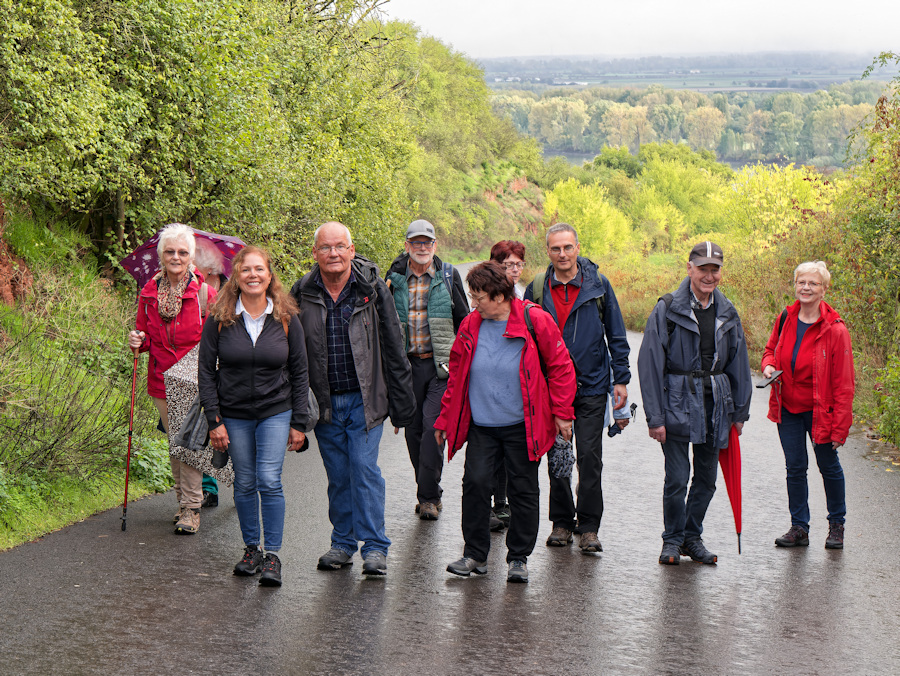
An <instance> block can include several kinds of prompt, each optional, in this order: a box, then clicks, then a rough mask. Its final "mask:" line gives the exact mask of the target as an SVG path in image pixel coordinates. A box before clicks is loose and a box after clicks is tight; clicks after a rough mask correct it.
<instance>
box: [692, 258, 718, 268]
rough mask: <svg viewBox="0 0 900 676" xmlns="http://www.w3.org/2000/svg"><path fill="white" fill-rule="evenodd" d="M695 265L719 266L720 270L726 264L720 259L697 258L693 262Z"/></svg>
mask: <svg viewBox="0 0 900 676" xmlns="http://www.w3.org/2000/svg"><path fill="white" fill-rule="evenodd" d="M691 263H693V264H694V265H698V266H699V265H710V264H712V265H718V266H719V267H720V268H721V267H722V266H723V265H725V262H724V261H722V260H721V259H718V258H695V259H693V260H692V261H691Z"/></svg>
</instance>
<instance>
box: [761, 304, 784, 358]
mask: <svg viewBox="0 0 900 676" xmlns="http://www.w3.org/2000/svg"><path fill="white" fill-rule="evenodd" d="M780 319H781V315H780V314H779V315H778V316H777V317H776V318H775V325H774V326H773V327H772V333H771V334H769V340H768V342H767V343H766V347H765V349H764V350H763V358H762V364H760V367H759V368H760V370H761V371H765V370H766V366H769V365H772V366H775V347H776V346H777V345H778V336H779V335H780V333H781V332H780V331H779V330H778V324H779V320H780ZM775 368H778V367H777V366H775Z"/></svg>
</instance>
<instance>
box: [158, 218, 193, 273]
mask: <svg viewBox="0 0 900 676" xmlns="http://www.w3.org/2000/svg"><path fill="white" fill-rule="evenodd" d="M178 240H183V241H184V243H185V245H186V246H187V250H188V253H190V254H191V261H192V262H193V260H194V252H195V251H196V250H197V247H196V242H195V241H194V229H193V228H191V227H190V226H189V225H185V224H184V223H170V224H169V225H167V226H166V227H164V228H163V229H162V231H161V232H160V233H159V243H158V244H157V245H156V255H157V256H159V267H160V268H162V256H163V251H165V250H166V245H167V244H169V242H177V241H178Z"/></svg>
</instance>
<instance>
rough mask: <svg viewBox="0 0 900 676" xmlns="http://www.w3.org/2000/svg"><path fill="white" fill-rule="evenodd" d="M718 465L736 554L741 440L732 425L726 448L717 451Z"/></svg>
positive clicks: (739, 513)
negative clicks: (729, 507) (731, 514)
mask: <svg viewBox="0 0 900 676" xmlns="http://www.w3.org/2000/svg"><path fill="white" fill-rule="evenodd" d="M719 465H720V466H721V467H722V478H724V479H725V488H726V490H727V491H728V499H729V500H730V501H731V511H732V512H734V527H735V530H737V542H738V554H740V553H741V442H740V435H739V434H738V431H737V428H736V427H735V426H734V425H732V426H731V433H730V434H729V435H728V448H723V449H722V450H720V451H719Z"/></svg>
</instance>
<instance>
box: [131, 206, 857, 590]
mask: <svg viewBox="0 0 900 676" xmlns="http://www.w3.org/2000/svg"><path fill="white" fill-rule="evenodd" d="M200 241H201V240H200V239H195V237H194V234H193V231H192V230H191V228H189V227H187V226H184V225H181V224H173V225H170V226H167V227H166V228H165V229H164V230H163V231H162V232H161V233H160V236H159V244H158V254H159V260H160V271H159V273H158V274H156V276H155V277H154V278H153V279H152V280H151V281H150V282H148V283H147V284H146V286H145V287H144V288H143V289H142V291H141V295H140V298H139V305H138V313H137V324H136V329H135V330H134V331H132V332H131V333H130V334H129V346H130V347H131V349H133V350H141V351H146V350H149V353H150V366H149V368H148V376H147V391H148V394H149V395H150V396H151V397H152V399H153V401H154V403H155V404H156V406H157V408H158V410H159V413H160V417H161V419H162V425H163V428H164V429H165V430H166V431H167V432H169V431H170V430H169V425H168V420H169V412H170V411H169V409H168V408H167V402H166V391H165V387H164V386H163V373H164V372H165V371H166V370H167V369H169V368H170V367H172V366H173V365H174V364H176V363H177V362H178V361H179V360H180V359H182V358H183V357H184V356H185V355H186V354H187V353H188V352H190V351H191V350H192V349H193V348H194V347H195V346H197V345H198V343H199V357H198V360H199V361H198V364H199V366H198V372H197V382H198V387H199V399H200V403H201V404H202V407H203V413H204V415H205V418H206V421H207V424H208V427H209V445H210V446H211V447H212V449H213V453H214V454H215V453H222V452H227V454H228V455H229V456H230V458H231V461H232V465H233V469H234V501H235V506H236V509H237V513H238V518H239V521H240V528H241V535H242V537H243V543H244V547H245V549H244V554H243V557H242V558H241V560H240V561H239V562H238V563H237V565H236V566H235V567H234V574H236V575H256V574H259V575H260V580H259V583H260V584H261V585H264V586H279V585H281V582H282V576H281V561H280V559H279V557H278V552H279V550H280V548H281V544H282V533H283V526H284V513H285V498H284V491H283V489H282V483H281V473H282V466H283V462H284V456H285V449H287V450H294V451H300V450H304V449H305V448H306V447H308V441H307V439H306V435H307V434H308V433H310V432H314V433H315V437H316V441H317V444H318V448H319V451H320V453H321V456H322V461H323V464H324V466H325V471H326V474H327V477H328V488H327V492H328V516H329V519H330V521H331V524H332V532H331V547H330V549H329V550H328V551H327V552H326V553H325V554H323V555H322V556H321V557H319V559H318V564H317V565H318V568H319V569H320V570H336V569H340V568H342V567H344V566H348V565H351V563H352V559H353V557H354V555H355V553H356V552H357V550H360V553H361V556H362V559H363V569H362V572H363V574H365V575H372V576H380V575H385V574H386V573H387V554H388V548H389V546H390V544H391V543H390V540H389V539H388V537H387V534H386V531H385V482H384V479H383V477H382V475H381V470H380V468H379V466H378V451H379V445H380V441H381V435H382V431H383V426H384V422H385V421H386V420H387V419H388V418H390V422H391V425H392V426H393V428H394V433H395V434H397V433H399V430H400V428H403V429H404V433H405V438H406V445H407V448H408V451H409V457H410V461H411V463H412V467H413V470H414V472H415V479H416V485H417V495H416V503H415V513H416V514H417V515H418V518H420V519H422V520H425V521H434V520H437V519H439V518H440V514H441V511H442V508H443V503H442V488H441V473H442V469H443V462H444V460H443V448H444V445H445V444H446V446H447V457H448V460H449V459H452V458H453V456H454V454H455V453H456V451H458V450H459V449H460V448H462V446H463V445H464V444H466V445H467V446H466V452H465V466H464V475H463V481H462V533H463V539H464V543H465V545H464V548H463V552H462V557H461V558H460V559H459V560H457V561H453V562H452V563H450V564H449V565H448V566H447V570H448V571H449V572H450V573H452V574H454V575H460V576H469V575H471V574H472V573H476V574H484V573H486V572H487V563H486V562H487V559H488V551H489V549H490V544H491V535H490V534H491V531H502V530H504V529H507V536H506V544H507V556H506V559H507V564H508V573H507V580H508V581H509V582H527V581H528V568H527V560H528V557H529V555H530V554H531V553H532V551H533V549H534V546H535V543H536V541H537V535H538V528H539V511H540V510H539V487H538V469H539V466H540V460H541V458H542V457H543V456H544V455H545V454H547V453H548V451H551V449H553V450H554V452H555V451H556V450H557V449H559V451H560V453H561V454H562V456H564V455H565V453H564V450H565V448H566V446H567V445H568V446H569V448H570V449H571V442H572V441H573V437H574V442H575V445H574V448H575V453H574V455H575V457H574V463H575V466H576V468H577V474H578V480H577V486H576V489H575V490H574V491H573V488H572V480H571V476H570V473H568V474H567V473H566V472H558V471H553V470H551V472H550V495H549V504H550V507H549V518H550V520H551V521H552V523H553V529H552V532H551V533H550V536H549V538H548V539H547V545H548V546H551V547H566V546H568V545H570V544H571V543H572V542H573V540H574V535H578V538H579V541H578V546H579V547H580V549H581V551H582V552H583V553H585V554H589V555H590V554H595V553H597V552H601V551H603V547H602V545H601V543H600V540H599V537H598V531H599V528H600V523H601V519H602V517H603V491H602V486H601V478H602V468H603V432H604V430H606V431H607V434H608V436H614V435H615V434H616V433H618V432H620V431H621V430H623V429H624V428H625V427H626V426H627V425H628V423H629V421H630V419H631V417H632V415H633V412H634V408H635V406H634V405H632V406H629V401H628V385H629V383H630V381H631V370H630V367H629V353H630V348H629V344H628V339H627V336H626V331H625V323H624V320H623V317H622V313H621V311H620V308H619V304H618V302H617V300H616V295H615V292H614V291H613V288H612V286H611V285H610V283H609V280H608V279H607V278H606V277H605V276H604V275H603V274H601V272H600V270H599V268H598V266H597V264H596V263H594V262H593V261H591V260H590V259H588V258H586V257H583V256H581V253H580V245H579V241H578V234H577V232H576V230H575V228H573V227H572V226H571V225H568V224H566V223H557V224H555V225H553V226H551V227H550V228H549V229H548V230H547V234H546V249H547V255H548V256H549V259H550V265H549V266H548V267H547V268H546V270H542V271H539V272H538V273H537V274H536V275H535V276H534V279H533V281H532V282H531V283H530V284H528V286H527V288H526V289H525V290H524V293H523V292H522V291H521V290H520V288H519V287H518V285H517V283H518V281H519V279H520V276H521V275H522V271H523V269H524V268H525V247H524V246H523V245H522V243H521V242H515V241H509V240H507V241H502V242H498V243H497V244H495V245H494V247H493V248H492V250H491V258H490V260H488V261H486V262H483V263H480V264H478V265H475V266H474V267H473V268H472V269H471V270H470V271H469V272H468V274H467V276H466V282H467V285H468V292H466V290H465V287H464V285H463V282H462V279H461V277H460V274H459V271H458V270H457V269H456V268H455V267H454V266H452V265H450V264H448V263H446V262H443V261H442V260H441V259H440V258H439V257H438V256H437V255H436V253H437V234H436V232H435V228H434V226H433V225H432V224H431V223H429V222H428V221H426V220H421V219H420V220H415V221H413V222H412V223H411V224H410V225H409V226H408V228H407V230H406V241H405V245H404V253H403V254H401V255H400V256H398V257H397V258H396V259H395V260H394V261H393V262H392V264H391V265H390V268H389V269H388V271H387V273H386V275H385V277H384V278H383V279H382V278H381V275H380V273H379V270H378V268H377V266H376V265H375V264H374V263H372V262H371V261H369V260H368V259H366V258H365V257H363V256H361V255H359V254H357V253H356V250H355V248H354V245H353V240H352V236H351V233H350V230H349V229H348V228H347V227H346V226H345V225H343V224H341V223H338V222H328V223H324V224H323V225H321V226H320V227H319V228H318V229H317V230H316V232H315V235H314V243H313V246H312V255H313V258H314V260H315V264H314V265H313V268H312V269H311V270H310V271H309V272H308V273H306V274H305V275H304V276H303V277H302V279H300V280H299V281H297V282H296V283H295V284H294V285H293V287H292V288H291V290H290V292H287V291H285V290H284V288H283V287H282V285H281V283H280V281H279V279H278V276H277V275H276V273H275V271H274V270H273V269H272V263H271V259H270V256H269V254H268V253H267V252H266V251H265V250H264V249H262V248H259V247H255V246H247V247H245V248H243V249H241V250H240V251H239V252H238V253H237V254H236V255H235V257H234V259H233V260H232V273H231V276H230V277H229V278H227V279H226V278H225V277H224V275H223V270H222V268H221V265H220V264H218V265H217V264H215V262H213V263H209V264H206V263H205V262H204V261H202V260H200V259H201V258H202V257H203V256H202V252H201V249H200V248H199V242H200ZM724 263H725V259H724V253H723V251H722V249H721V248H720V247H719V246H717V245H716V244H714V243H712V242H701V243H699V244H697V245H696V246H694V247H693V248H692V249H691V251H690V253H689V255H688V261H687V276H686V277H685V279H684V280H683V281H682V283H681V284H680V286H679V287H678V288H677V289H675V290H674V291H672V292H671V293H667V294H665V295H664V296H662V297H661V298H660V299H659V301H658V302H657V303H656V305H655V307H654V308H653V311H652V312H651V314H650V317H649V318H648V320H647V325H646V328H645V331H644V336H643V341H642V343H641V348H640V352H639V356H638V376H639V379H640V386H641V394H642V399H643V408H644V412H645V414H646V418H647V424H648V427H649V434H650V437H651V438H653V439H654V440H656V441H658V442H659V443H660V444H661V446H662V451H663V455H664V457H665V481H664V487H663V522H664V531H663V535H662V539H663V546H662V551H661V553H660V556H659V563H661V564H669V565H671V564H678V563H679V562H680V560H681V557H682V556H688V557H690V558H691V559H693V560H694V561H699V562H702V563H706V564H715V563H716V561H717V557H716V555H715V554H713V553H711V552H710V551H709V550H708V549H707V548H706V546H705V545H704V543H703V540H702V538H701V535H702V532H703V519H704V516H705V513H706V510H707V507H708V505H709V503H710V500H711V499H712V496H713V493H714V492H715V488H716V472H717V469H716V467H717V461H718V454H719V450H720V449H722V448H725V447H727V446H728V443H729V435H730V434H732V433H733V432H734V433H736V434H738V435H739V434H740V433H741V430H742V428H743V426H744V424H745V422H746V421H747V420H748V418H749V410H750V397H751V392H752V381H751V372H750V364H749V359H748V354H747V346H746V342H745V339H744V332H743V328H742V326H741V320H740V317H739V316H738V313H737V311H736V309H735V307H734V305H732V303H731V302H730V301H729V300H728V299H727V298H726V297H725V296H724V295H723V294H722V293H721V291H719V290H718V288H717V287H718V285H719V283H720V281H721V278H722V268H723V266H724ZM830 277H831V276H830V273H829V272H828V269H827V267H826V266H825V264H824V263H823V262H821V261H815V262H808V263H802V264H801V265H799V266H798V267H797V269H796V270H795V272H794V289H795V296H796V302H795V303H793V304H792V305H790V306H789V307H788V308H787V309H786V310H785V311H784V312H783V313H781V315H779V317H778V318H777V319H776V321H775V324H774V326H773V329H772V333H771V336H770V338H769V340H768V343H767V345H766V348H765V353H764V356H763V360H762V365H761V368H762V370H763V375H764V376H765V377H766V378H767V379H770V380H771V382H772V384H771V393H770V407H769V418H770V419H771V420H772V421H774V422H776V423H777V424H778V433H779V437H780V439H781V444H782V447H783V449H784V456H785V465H786V469H787V492H788V505H789V511H790V515H791V526H790V529H789V530H788V532H787V533H785V534H784V535H783V536H781V537H779V538H777V539H776V540H775V544H776V545H777V546H780V547H795V546H806V545H808V544H809V528H810V524H809V522H810V513H809V507H808V487H807V466H808V453H807V446H806V438H807V437H809V438H810V439H811V440H812V443H813V447H814V452H815V456H816V460H817V463H818V466H819V469H820V472H821V474H822V476H823V480H824V486H825V495H826V501H827V508H828V516H827V518H828V526H829V528H828V535H827V538H826V540H825V546H826V547H827V548H842V547H843V532H844V530H843V529H844V519H845V514H846V506H845V501H844V477H843V471H842V469H841V465H840V461H839V459H838V452H837V451H838V448H839V447H840V446H841V445H842V444H843V443H844V442H845V441H846V438H847V434H848V432H849V428H850V425H851V423H852V403H853V393H854V372H853V356H852V350H851V346H850V337H849V333H848V332H847V329H846V327H845V325H844V323H843V322H842V320H841V318H840V316H839V315H838V314H837V312H835V311H834V309H833V308H831V307H830V306H829V305H828V304H827V303H826V302H825V301H824V300H823V299H824V296H825V293H826V291H827V289H828V285H829V283H830ZM467 296H468V300H467ZM470 303H471V309H472V311H471V312H470ZM207 319H211V320H212V321H207ZM315 409H318V417H316V414H315ZM732 430H733V432H732ZM170 443H171V442H170ZM690 447H692V451H693V454H692V455H691V448H690ZM569 452H570V453H571V450H570V451H569ZM551 460H552V458H551ZM692 460H693V462H692ZM171 462H172V473H173V477H174V480H175V494H176V497H177V499H178V503H179V509H178V512H177V513H176V515H175V521H176V528H175V530H176V532H177V533H188V534H190V533H196V532H197V531H198V529H199V525H200V509H201V507H212V506H215V504H217V498H216V491H217V488H216V486H215V482H214V481H210V480H209V479H207V478H204V477H203V474H202V472H201V471H200V470H199V469H197V468H196V467H193V466H191V465H190V464H189V463H186V462H184V461H182V460H179V459H177V458H176V457H175V455H173V456H172V458H171ZM551 464H552V463H548V466H549V465H551ZM692 465H693V478H692ZM689 484H690V485H689ZM360 543H362V546H361V548H360Z"/></svg>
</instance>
